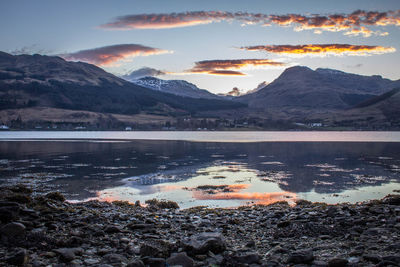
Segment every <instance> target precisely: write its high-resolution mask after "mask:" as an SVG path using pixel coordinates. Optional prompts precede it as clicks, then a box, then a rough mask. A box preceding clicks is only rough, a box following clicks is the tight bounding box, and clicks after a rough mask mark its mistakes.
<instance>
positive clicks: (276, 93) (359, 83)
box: [237, 66, 400, 110]
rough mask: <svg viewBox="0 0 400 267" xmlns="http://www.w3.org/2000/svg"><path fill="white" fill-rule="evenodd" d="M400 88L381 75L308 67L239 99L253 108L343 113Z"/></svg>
mask: <svg viewBox="0 0 400 267" xmlns="http://www.w3.org/2000/svg"><path fill="white" fill-rule="evenodd" d="M398 86H400V80H398V81H391V80H389V79H383V78H382V77H381V76H362V75H356V74H350V73H345V72H341V71H337V70H331V69H317V70H315V71H314V70H312V69H310V68H307V67H301V66H296V67H291V68H288V69H286V70H285V71H284V72H283V73H282V74H281V75H280V76H279V77H278V78H277V79H276V80H275V81H273V82H272V83H270V84H268V85H267V86H266V87H264V88H262V89H260V90H259V91H257V92H255V93H252V94H248V95H244V96H241V97H238V98H237V100H238V101H241V102H245V103H248V104H249V107H254V108H264V109H282V108H286V109H288V108H297V109H308V110H339V109H346V108H349V107H352V106H354V105H356V104H359V103H361V102H363V101H365V100H367V99H369V98H371V97H374V96H377V95H380V94H383V93H385V92H387V91H389V90H390V89H392V88H395V87H398Z"/></svg>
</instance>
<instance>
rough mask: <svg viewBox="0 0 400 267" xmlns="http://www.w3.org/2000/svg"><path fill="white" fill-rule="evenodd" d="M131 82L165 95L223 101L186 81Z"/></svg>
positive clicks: (140, 80) (149, 78)
mask: <svg viewBox="0 0 400 267" xmlns="http://www.w3.org/2000/svg"><path fill="white" fill-rule="evenodd" d="M130 82H132V83H134V84H137V85H140V86H142V87H146V88H149V89H153V90H156V91H161V92H165V93H170V94H174V95H179V96H185V97H191V98H208V99H221V97H219V96H217V95H214V94H212V93H210V92H208V91H207V90H204V89H200V88H198V87H197V86H196V85H194V84H192V83H189V82H187V81H184V80H162V79H158V78H155V77H143V78H140V79H132V80H130Z"/></svg>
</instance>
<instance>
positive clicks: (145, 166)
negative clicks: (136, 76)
mask: <svg viewBox="0 0 400 267" xmlns="http://www.w3.org/2000/svg"><path fill="white" fill-rule="evenodd" d="M243 138H244V137H243ZM0 172H1V178H0V183H2V184H9V183H20V182H24V183H27V184H29V185H31V186H33V187H37V188H40V189H41V190H48V191H53V190H60V191H61V192H63V193H65V194H66V195H67V197H68V199H69V200H78V201H82V200H87V199H92V198H95V199H100V200H106V201H112V200H127V201H131V202H135V201H136V200H140V201H141V202H143V201H145V200H147V199H152V198H159V199H168V200H173V201H176V202H178V204H179V205H180V206H181V207H183V208H186V207H192V206H199V205H207V206H211V207H236V206H240V205H246V204H254V203H259V204H268V203H272V202H275V201H280V200H287V201H289V202H293V201H294V200H296V199H299V198H301V199H308V200H311V201H321V202H328V203H337V202H353V203H354V202H357V201H363V200H368V199H378V198H382V197H383V196H385V195H387V194H389V193H392V192H393V190H398V189H400V177H399V176H400V175H399V174H400V143H399V142H395V141H393V140H390V141H389V142H382V140H379V142H339V141H336V142H310V141H308V142H272V141H270V142H237V143H224V142H189V141H156V140H130V141H126V140H125V141H123V140H120V141H118V140H117V139H115V140H113V141H106V140H102V141H93V140H92V141H87V140H86V141H84V140H79V141H78V140H69V141H46V142H43V141H0Z"/></svg>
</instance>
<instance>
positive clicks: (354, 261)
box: [347, 257, 360, 265]
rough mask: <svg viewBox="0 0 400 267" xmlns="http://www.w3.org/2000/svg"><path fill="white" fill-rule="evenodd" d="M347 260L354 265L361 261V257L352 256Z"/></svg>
mask: <svg viewBox="0 0 400 267" xmlns="http://www.w3.org/2000/svg"><path fill="white" fill-rule="evenodd" d="M347 260H348V261H349V264H351V265H354V264H356V263H359V262H360V258H359V257H350V258H348V259H347Z"/></svg>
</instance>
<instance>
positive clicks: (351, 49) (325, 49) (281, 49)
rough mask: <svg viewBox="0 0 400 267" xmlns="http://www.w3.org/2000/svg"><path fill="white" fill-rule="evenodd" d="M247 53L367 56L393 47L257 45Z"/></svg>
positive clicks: (250, 47) (245, 48) (392, 49)
mask: <svg viewBox="0 0 400 267" xmlns="http://www.w3.org/2000/svg"><path fill="white" fill-rule="evenodd" d="M241 49H244V50H248V51H265V52H268V53H274V54H285V55H294V56H309V55H311V56H326V55H352V56H368V55H380V54H385V53H392V52H395V51H396V49H395V48H394V47H383V46H371V45H350V44H307V45H258V46H246V47H242V48H241Z"/></svg>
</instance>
